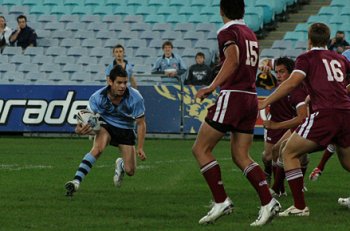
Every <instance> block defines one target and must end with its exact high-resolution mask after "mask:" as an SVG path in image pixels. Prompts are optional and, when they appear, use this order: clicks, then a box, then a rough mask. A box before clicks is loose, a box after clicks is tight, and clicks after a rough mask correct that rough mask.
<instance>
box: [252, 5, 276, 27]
mask: <svg viewBox="0 0 350 231" xmlns="http://www.w3.org/2000/svg"><path fill="white" fill-rule="evenodd" d="M255 6H257V7H262V8H263V10H264V18H263V22H264V24H269V23H272V22H273V21H274V20H275V11H274V8H273V6H272V5H271V3H270V2H268V1H266V0H257V1H256V3H255Z"/></svg>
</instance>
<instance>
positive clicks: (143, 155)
mask: <svg viewBox="0 0 350 231" xmlns="http://www.w3.org/2000/svg"><path fill="white" fill-rule="evenodd" d="M137 155H138V157H139V158H140V160H142V161H144V160H146V159H147V157H146V153H145V152H144V151H143V149H137Z"/></svg>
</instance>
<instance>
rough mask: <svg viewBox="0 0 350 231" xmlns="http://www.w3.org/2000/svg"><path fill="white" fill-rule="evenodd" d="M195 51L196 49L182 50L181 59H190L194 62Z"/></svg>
mask: <svg viewBox="0 0 350 231" xmlns="http://www.w3.org/2000/svg"><path fill="white" fill-rule="evenodd" d="M197 52H198V51H197V50H196V49H194V48H187V49H186V50H184V51H183V52H182V55H181V56H182V57H187V58H191V59H193V60H194V57H195V55H196V54H197Z"/></svg>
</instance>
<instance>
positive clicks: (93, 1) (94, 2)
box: [84, 0, 103, 7]
mask: <svg viewBox="0 0 350 231" xmlns="http://www.w3.org/2000/svg"><path fill="white" fill-rule="evenodd" d="M101 4H103V1H102V2H101V1H99V0H85V1H84V5H85V6H93V7H98V6H100V5H101Z"/></svg>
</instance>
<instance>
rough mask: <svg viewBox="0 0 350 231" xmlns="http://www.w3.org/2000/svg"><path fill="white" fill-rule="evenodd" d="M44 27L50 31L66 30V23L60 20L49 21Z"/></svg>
mask: <svg viewBox="0 0 350 231" xmlns="http://www.w3.org/2000/svg"><path fill="white" fill-rule="evenodd" d="M44 29H45V30H49V31H54V30H64V24H63V23H60V22H48V23H45V26H44Z"/></svg>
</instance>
